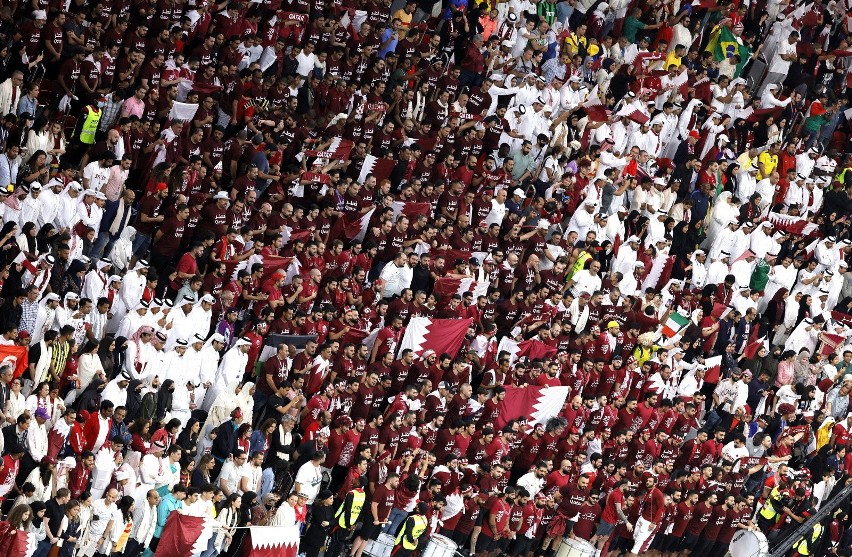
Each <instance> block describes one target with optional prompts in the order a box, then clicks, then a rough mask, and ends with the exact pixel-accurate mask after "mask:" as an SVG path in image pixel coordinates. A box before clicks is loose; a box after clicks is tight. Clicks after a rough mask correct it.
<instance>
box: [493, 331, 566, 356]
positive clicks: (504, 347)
mask: <svg viewBox="0 0 852 557" xmlns="http://www.w3.org/2000/svg"><path fill="white" fill-rule="evenodd" d="M503 351H506V352H508V353H509V356H510V357H511V358H512V361H513V362H514V361H516V360H519V359H520V358H524V357H526V358H528V359H530V360H539V359H542V358H552V357H553V356H555V355H556V352H557V350H556V347H555V346H550V345H548V344H545V343H543V342H541V341H540V340H536V339H532V338H531V339H529V340H523V341H521V342H518V341H515V340H512V339H511V338H509V337H503V338H502V339H501V340H500V345H499V346H498V347H497V353H498V354H499V353H500V352H503Z"/></svg>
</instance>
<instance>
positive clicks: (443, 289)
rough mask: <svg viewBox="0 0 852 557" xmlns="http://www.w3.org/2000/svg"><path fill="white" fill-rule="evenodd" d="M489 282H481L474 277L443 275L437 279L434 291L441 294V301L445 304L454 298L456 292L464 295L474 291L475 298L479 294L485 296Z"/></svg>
mask: <svg viewBox="0 0 852 557" xmlns="http://www.w3.org/2000/svg"><path fill="white" fill-rule="evenodd" d="M489 284H490V283H489V282H486V281H482V282H479V281H476V280H473V277H467V278H451V277H441V278H439V279H438V280H436V281H435V287H434V288H433V292H434V293H435V294H437V295H438V296H440V297H441V302H442V303H445V304H446V303H449V301H450V298H452V297H453V295H454V294H458V295H459V296H462V295H464V294H466V293H467V292H472V293H473V299H474V300H476V298H477V297H478V296H485V295H486V294H488V285H489Z"/></svg>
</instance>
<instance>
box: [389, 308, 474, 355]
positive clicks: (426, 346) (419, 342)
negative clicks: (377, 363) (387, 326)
mask: <svg viewBox="0 0 852 557" xmlns="http://www.w3.org/2000/svg"><path fill="white" fill-rule="evenodd" d="M472 324H473V319H432V318H430V317H412V318H411V320H410V321H409V322H408V326H407V327H406V328H405V335H404V336H403V337H402V342H400V343H399V353H400V354H401V353H402V351H403V350H405V349H406V348H410V349H412V350H414V355H415V356H417V357H419V356H420V355H421V354H422V353H423V352H425V351H426V350H434V351H435V353H436V354H443V353H445V352H446V353H447V354H449V355H450V357H451V358H455V357H456V354H458V351H459V347H461V344H462V341H463V340H464V336H465V335H466V334H467V330H468V328H469V327H470V326H471V325H472Z"/></svg>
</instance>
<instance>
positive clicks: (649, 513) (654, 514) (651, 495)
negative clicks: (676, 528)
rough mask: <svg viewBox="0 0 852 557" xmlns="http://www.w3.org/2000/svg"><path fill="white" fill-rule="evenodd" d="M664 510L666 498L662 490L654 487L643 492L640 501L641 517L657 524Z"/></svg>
mask: <svg viewBox="0 0 852 557" xmlns="http://www.w3.org/2000/svg"><path fill="white" fill-rule="evenodd" d="M665 510H666V499H665V497H663V492H662V491H660V490H659V489H657V488H656V487H654V488H653V489H651V491H649V492H648V493H647V494H645V497H644V499H643V501H642V518H644V519H645V520H647V521H648V522H651V523H653V524H659V522H660V519H661V518H663V513H664V512H665Z"/></svg>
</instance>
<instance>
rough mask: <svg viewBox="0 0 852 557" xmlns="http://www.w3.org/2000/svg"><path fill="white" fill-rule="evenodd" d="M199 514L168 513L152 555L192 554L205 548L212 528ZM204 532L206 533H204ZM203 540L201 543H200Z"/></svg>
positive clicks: (157, 556)
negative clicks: (155, 549)
mask: <svg viewBox="0 0 852 557" xmlns="http://www.w3.org/2000/svg"><path fill="white" fill-rule="evenodd" d="M206 522H207V521H206V520H205V519H204V518H202V517H200V516H191V515H186V514H181V513H178V512H173V513H172V514H170V515H169V518H168V520H167V521H166V525H165V526H164V527H163V533H162V534H160V543H159V544H157V551H156V552H155V553H154V557H174V556H175V555H194V554H199V553H201V552H202V551H204V550H205V549H207V542H208V541H209V540H210V535H211V534H212V530H211V528H210V526H209V525H208V524H205V523H206ZM205 532H206V535H205ZM202 541H203V545H202Z"/></svg>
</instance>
